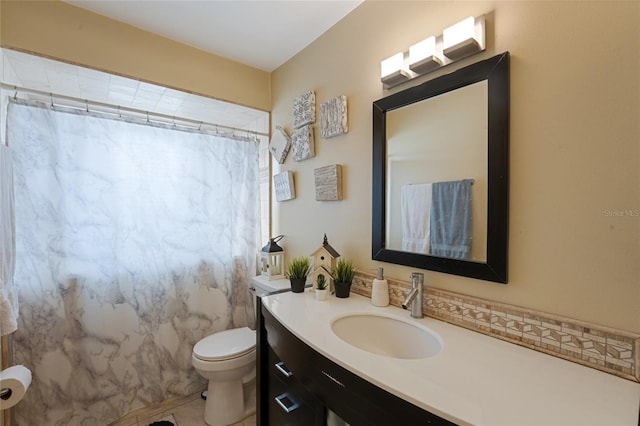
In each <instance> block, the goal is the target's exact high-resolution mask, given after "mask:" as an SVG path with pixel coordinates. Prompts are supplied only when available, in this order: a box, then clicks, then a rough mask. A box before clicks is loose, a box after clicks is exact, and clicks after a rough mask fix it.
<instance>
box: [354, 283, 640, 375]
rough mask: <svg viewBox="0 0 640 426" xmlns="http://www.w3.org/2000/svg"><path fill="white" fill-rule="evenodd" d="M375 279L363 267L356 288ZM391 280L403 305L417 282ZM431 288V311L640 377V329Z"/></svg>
mask: <svg viewBox="0 0 640 426" xmlns="http://www.w3.org/2000/svg"><path fill="white" fill-rule="evenodd" d="M374 278H375V276H374V275H372V274H367V273H363V272H357V273H356V275H355V277H354V279H353V284H352V286H351V291H353V292H354V293H357V294H360V295H362V296H365V297H371V286H372V281H373V279H374ZM387 281H388V283H389V302H390V303H391V304H392V305H394V306H398V307H399V306H400V305H401V304H402V301H403V300H404V297H405V296H406V294H407V293H408V292H409V289H410V288H411V283H409V282H406V281H400V280H396V279H390V278H387ZM425 290H426V291H425V294H424V295H423V312H424V314H425V315H427V316H430V317H433V318H437V319H440V320H442V321H446V322H449V323H452V324H455V325H458V326H462V327H465V328H468V329H470V330H474V331H477V332H480V333H483V334H487V335H489V336H493V337H497V338H499V339H502V340H506V341H508V342H511V343H515V344H517V345H520V346H525V347H527V348H529V349H533V350H536V351H540V352H544V353H546V354H549V355H553V356H557V357H559V358H563V359H566V360H568V361H573V362H576V363H578V364H582V365H585V366H587V367H592V368H595V369H598V370H601V371H604V372H606V373H610V374H614V375H616V376H619V377H623V378H625V379H628V380H632V381H635V382H640V334H635V333H630V332H627V331H622V330H617V329H613V328H608V327H604V326H600V325H597V324H590V323H587V322H583V321H578V320H574V319H571V318H566V317H562V316H559V315H554V314H549V313H545V312H540V311H535V310H532V309H527V308H522V307H519V306H515V305H508V304H504V303H498V302H492V301H489V300H485V299H481V298H477V297H473V296H466V295H463V294H459V293H454V292H450V291H446V290H441V289H436V288H433V287H426V288H425Z"/></svg>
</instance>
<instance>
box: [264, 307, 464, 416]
mask: <svg viewBox="0 0 640 426" xmlns="http://www.w3.org/2000/svg"><path fill="white" fill-rule="evenodd" d="M260 308H261V309H260V310H259V311H258V312H260V313H261V314H260V315H259V318H258V333H259V334H258V373H257V374H258V379H257V380H258V381H257V384H258V398H257V403H258V408H257V411H258V415H257V419H258V425H262V426H280V425H300V426H310V425H325V424H326V416H327V415H326V413H327V410H331V411H333V412H334V413H335V414H337V415H338V416H339V417H340V418H342V419H343V420H344V421H346V422H347V423H348V424H350V425H351V426H359V425H381V426H382V425H397V424H402V425H403V426H405V425H452V424H454V423H451V422H449V421H447V420H444V419H442V418H441V417H438V416H436V415H434V414H432V413H429V412H427V411H425V410H423V409H421V408H419V407H417V406H415V405H413V404H411V403H409V402H407V401H405V400H403V399H401V398H398V397H397V396H395V395H393V394H391V393H389V392H387V391H385V390H383V389H381V388H379V387H377V386H375V385H373V384H371V383H370V382H368V381H366V380H364V379H362V378H361V377H359V376H357V375H355V374H353V373H351V372H350V371H349V370H347V369H345V368H343V367H341V366H339V365H338V364H336V363H334V362H333V361H331V360H329V359H328V358H326V357H324V356H322V355H320V354H319V353H318V352H316V351H315V350H313V349H312V348H310V347H309V346H308V345H307V344H305V343H304V342H302V341H301V340H300V339H298V338H297V337H296V336H294V335H293V334H292V333H291V332H290V331H289V330H287V329H286V328H285V327H284V326H283V325H282V324H280V322H278V320H276V319H275V318H274V317H273V315H271V313H270V312H269V311H268V310H267V309H266V308H263V307H260ZM278 397H279V398H280V401H281V403H282V406H281V404H280V403H278V402H277V401H276V398H278ZM285 407H295V408H294V409H292V410H290V412H288V413H287V412H286V410H285Z"/></svg>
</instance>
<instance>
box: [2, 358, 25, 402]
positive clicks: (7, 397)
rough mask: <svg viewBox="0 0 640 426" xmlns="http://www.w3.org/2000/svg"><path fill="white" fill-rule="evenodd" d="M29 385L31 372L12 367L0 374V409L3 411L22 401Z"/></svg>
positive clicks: (15, 366)
mask: <svg viewBox="0 0 640 426" xmlns="http://www.w3.org/2000/svg"><path fill="white" fill-rule="evenodd" d="M30 384H31V370H29V369H28V368H27V367H25V366H24V365H14V366H13V367H9V368H7V369H6V370H2V371H1V372H0V409H2V410H5V409H7V408H11V407H13V406H14V405H16V404H17V403H18V402H20V401H22V398H24V394H25V392H27V389H28V388H29V385H30Z"/></svg>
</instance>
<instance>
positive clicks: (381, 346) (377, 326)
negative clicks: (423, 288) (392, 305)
mask: <svg viewBox="0 0 640 426" xmlns="http://www.w3.org/2000/svg"><path fill="white" fill-rule="evenodd" d="M331 330H332V331H333V332H334V333H335V335H336V336H338V337H339V338H341V339H342V340H344V341H345V342H347V343H348V344H350V345H352V346H355V347H356V348H360V349H362V350H365V351H367V352H372V353H374V354H378V355H384V356H388V357H391V358H402V359H422V358H428V357H431V356H434V355H436V354H438V353H439V352H440V351H441V350H442V347H443V343H442V339H441V338H440V336H438V335H437V334H436V333H435V332H433V331H431V330H429V329H428V328H426V327H423V326H420V325H416V324H413V323H411V322H410V321H403V320H400V319H397V318H392V317H387V316H383V315H376V314H368V313H367V314H352V315H347V316H341V317H338V318H336V319H334V320H333V321H332V322H331Z"/></svg>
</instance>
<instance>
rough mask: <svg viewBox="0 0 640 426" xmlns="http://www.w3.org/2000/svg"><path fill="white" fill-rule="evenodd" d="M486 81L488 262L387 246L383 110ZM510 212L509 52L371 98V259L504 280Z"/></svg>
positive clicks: (384, 122) (480, 277)
mask: <svg viewBox="0 0 640 426" xmlns="http://www.w3.org/2000/svg"><path fill="white" fill-rule="evenodd" d="M483 80H487V81H488V135H487V142H488V144H487V145H488V164H487V179H488V187H487V203H488V205H487V257H486V262H474V261H466V260H458V259H449V258H444V257H438V256H429V255H425V254H418V253H411V252H405V251H398V250H390V249H387V248H386V242H385V235H386V232H385V223H386V222H385V221H386V217H385V215H386V213H385V211H386V209H385V200H386V195H385V194H386V187H385V182H386V148H387V134H386V114H387V112H388V111H392V110H395V109H398V108H402V107H404V106H407V105H410V104H413V103H415V102H419V101H422V100H425V99H429V98H432V97H434V96H438V95H441V94H443V93H446V92H450V91H452V90H456V89H459V88H461V87H465V86H468V85H470V84H474V83H478V82H480V81H483ZM508 210H509V52H505V53H502V54H500V55H497V56H494V57H492V58H489V59H486V60H483V61H480V62H477V63H475V64H472V65H469V66H467V67H464V68H461V69H459V70H457V71H454V72H452V73H450V74H446V75H443V76H441V77H437V78H435V79H433V80H430V81H427V82H425V83H422V84H420V85H418V86H415V87H410V88H408V89H406V90H403V91H401V92H398V93H394V94H392V95H390V96H387V97H386V98H382V99H379V100H377V101H375V102H373V206H372V220H373V223H372V241H371V246H372V247H371V248H372V259H374V260H379V261H382V262H389V263H396V264H399V265H405V266H411V267H415V268H420V269H428V270H432V271H438V272H444V273H447V274H454V275H461V276H465V277H471V278H477V279H480V280H485V281H493V282H497V283H503V284H506V283H507V255H508V230H509V225H508V216H509V214H508Z"/></svg>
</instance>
